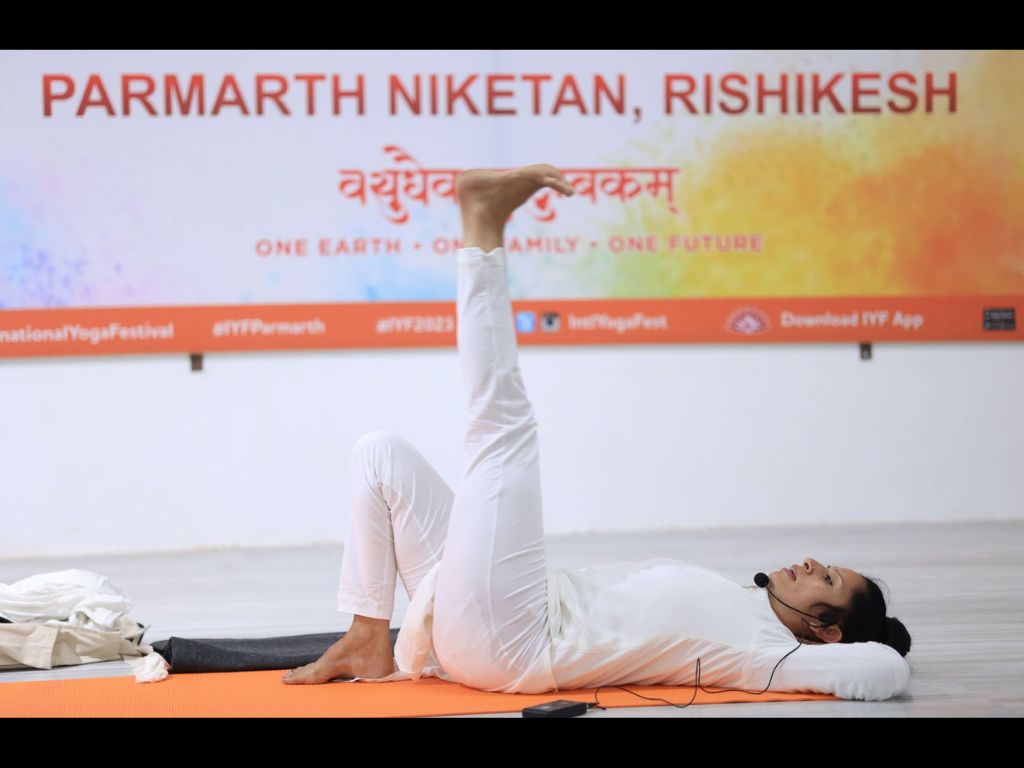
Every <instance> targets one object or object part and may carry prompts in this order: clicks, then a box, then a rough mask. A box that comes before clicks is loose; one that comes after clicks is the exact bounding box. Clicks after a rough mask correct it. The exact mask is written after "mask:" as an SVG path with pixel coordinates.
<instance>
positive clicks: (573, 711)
mask: <svg viewBox="0 0 1024 768" xmlns="http://www.w3.org/2000/svg"><path fill="white" fill-rule="evenodd" d="M586 713H587V702H585V701H567V700H566V699H556V700H555V701H548V702H545V703H544V704H538V705H537V706H535V707H527V708H526V709H524V710H523V717H576V715H585V714H586Z"/></svg>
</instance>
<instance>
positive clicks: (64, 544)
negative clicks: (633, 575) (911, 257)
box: [0, 343, 1024, 557]
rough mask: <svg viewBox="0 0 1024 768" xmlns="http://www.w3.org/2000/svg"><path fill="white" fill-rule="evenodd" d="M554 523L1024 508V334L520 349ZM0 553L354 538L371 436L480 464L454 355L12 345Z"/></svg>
mask: <svg viewBox="0 0 1024 768" xmlns="http://www.w3.org/2000/svg"><path fill="white" fill-rule="evenodd" d="M520 367H521V368H522V371H523V375H524V378H525V380H526V385H527V389H528V391H529V393H530V396H531V398H532V399H533V401H534V404H535V407H536V411H537V416H538V419H539V421H540V426H541V457H542V462H543V465H542V470H541V476H542V482H543V486H544V487H543V492H544V503H545V526H546V532H547V533H548V534H549V535H551V534H563V533H569V532H575V531H591V530H635V529H652V528H663V527H676V526H680V527H707V526H742V525H746V524H758V525H764V524H779V525H798V524H801V523H805V522H809V523H815V524H820V523H822V522H836V523H847V522H860V521H863V522H880V521H906V520H922V521H947V520H982V519H1007V518H1017V519H1019V518H1021V517H1024V472H1022V471H1021V470H1022V469H1024V462H1022V456H1024V428H1022V425H1024V418H1022V417H1024V403H1022V391H1024V389H1022V387H1021V383H1022V379H1024V345H1021V344H1005V343H991V344H978V343H971V344H881V345H878V346H876V347H875V349H874V359H873V360H870V361H862V360H860V359H859V356H858V350H857V346H856V344H853V343H849V344H817V345H811V344H809V345H760V346H756V345H755V346H730V345H692V346H690V345H665V346H661V345H646V346H634V347H629V346H607V347H606V346H591V347H547V348H543V347H521V348H520ZM0 399H2V403H3V409H2V411H0V414H2V415H0V516H2V521H3V534H2V537H0V557H26V556H43V555H58V554H84V553H108V552H126V551H147V550H173V549H181V548H193V547H222V546H281V545H296V544H305V543H312V542H341V541H342V539H343V537H344V534H345V523H346V520H347V509H346V499H347V493H348V478H347V471H346V467H347V463H348V459H349V453H350V450H351V446H352V443H353V441H354V440H355V439H356V438H357V437H358V436H359V435H360V434H362V433H364V432H367V431H371V430H375V429H393V430H396V431H399V432H402V433H403V434H405V435H406V436H407V437H408V438H409V439H410V440H412V441H413V442H414V443H415V444H416V445H417V447H418V448H419V449H420V450H421V451H422V452H423V454H424V455H425V456H427V458H428V459H430V460H431V461H433V462H434V464H435V466H436V467H437V469H438V471H439V472H440V473H441V475H442V476H443V477H444V478H445V479H446V480H448V481H449V483H454V482H455V479H456V478H457V476H458V473H459V458H460V439H461V432H462V429H463V427H464V423H465V421H464V416H463V413H462V389H461V381H460V379H459V375H458V367H457V359H456V356H455V350H454V349H453V348H447V349H431V350H369V351H367V350H358V351H350V350H340V351H330V352H287V353H284V352H282V353H218V354H211V355H208V356H207V357H206V359H205V370H204V371H202V372H200V373H193V372H191V370H190V368H189V363H188V357H187V355H184V354H181V355H171V356H123V357H122V356H110V357H83V358H49V359H35V360H0Z"/></svg>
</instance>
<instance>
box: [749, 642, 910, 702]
mask: <svg viewBox="0 0 1024 768" xmlns="http://www.w3.org/2000/svg"><path fill="white" fill-rule="evenodd" d="M783 656H785V652H784V651H783V652H780V651H779V649H777V648H773V649H772V651H771V652H770V653H769V652H767V651H763V650H759V651H757V652H756V653H755V655H754V659H753V661H752V663H751V665H750V667H749V668H748V673H749V679H748V682H749V684H750V686H751V690H763V689H764V687H765V686H766V685H768V678H769V677H770V676H771V674H772V669H774V668H775V665H776V664H778V665H779V666H778V669H775V676H774V677H772V678H771V680H772V682H771V686H770V687H769V690H772V691H812V692H814V693H831V694H833V695H834V696H838V697H839V698H841V699H860V700H864V701H884V700H885V699H889V698H891V697H893V696H895V695H896V694H897V693H899V692H900V691H902V690H903V689H904V688H906V687H907V685H908V684H909V682H910V664H909V663H908V662H907V660H906V659H905V658H904V657H903V656H900V654H899V651H897V650H896V649H895V648H893V647H892V646H889V645H886V644H885V643H876V642H865V643H826V644H824V645H812V644H806V643H805V644H802V645H801V646H800V647H799V648H797V649H796V650H795V651H793V653H791V654H790V655H789V656H786V659H785V661H783V662H782V663H781V664H779V660H780V659H782V658H783Z"/></svg>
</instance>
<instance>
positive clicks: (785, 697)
mask: <svg viewBox="0 0 1024 768" xmlns="http://www.w3.org/2000/svg"><path fill="white" fill-rule="evenodd" d="M286 671H287V670H283V669H282V670H270V671H259V672H209V673H200V674H188V675H185V674H180V675H171V676H170V677H168V678H167V679H166V680H162V681H160V682H158V683H137V682H136V681H135V678H134V677H133V676H127V677H101V678H91V679H89V678H87V679H77V680H42V681H33V682H19V683H2V684H0V717H427V716H437V715H470V714H486V713H490V712H519V711H521V710H522V709H523V708H524V707H529V706H532V705H534V704H541V703H543V702H545V701H552V700H553V699H568V700H570V701H588V702H592V701H594V693H595V691H596V690H597V689H596V688H580V689H577V690H574V691H554V692H551V693H542V694H516V693H488V692H487V691H480V690H477V689H475V688H469V687H467V686H465V685H459V684H458V683H450V682H447V681H445V680H438V679H436V678H421V679H420V680H399V681H394V682H390V683H363V682H351V681H343V680H338V681H334V682H330V683H325V684H323V685H287V684H285V683H284V682H283V681H282V680H281V676H282V675H283V674H284V673H285V672H286ZM624 687H626V688H628V689H629V690H630V691H635V692H636V693H638V694H640V696H646V697H649V698H658V699H665V700H666V701H670V702H672V703H673V704H686V703H687V702H689V701H690V699H691V698H692V697H693V691H694V689H693V687H691V686H666V685H628V686H624ZM704 687H705V688H707V689H708V690H709V691H716V690H720V689H717V688H715V687H713V686H704ZM817 699H821V700H826V701H831V700H838V699H837V697H835V696H832V695H829V694H818V693H775V692H773V691H768V692H767V693H764V694H762V695H756V694H750V693H737V692H734V691H728V692H723V693H707V692H705V691H703V690H698V691H697V697H696V698H695V699H694V701H693V704H692V706H697V705H702V704H726V703H731V702H743V701H813V700H817ZM598 702H599V703H600V705H601V706H603V707H609V708H610V707H653V706H662V707H667V706H668V704H665V703H663V702H659V701H648V700H645V699H641V698H640V697H639V696H634V695H632V694H630V693H627V692H626V691H622V690H619V689H618V688H602V689H601V690H600V693H599V694H598Z"/></svg>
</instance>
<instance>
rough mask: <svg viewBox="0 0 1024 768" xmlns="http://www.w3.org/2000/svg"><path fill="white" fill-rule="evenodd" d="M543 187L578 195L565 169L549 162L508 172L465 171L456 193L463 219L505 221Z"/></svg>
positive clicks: (457, 180) (480, 169)
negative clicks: (478, 217)
mask: <svg viewBox="0 0 1024 768" xmlns="http://www.w3.org/2000/svg"><path fill="white" fill-rule="evenodd" d="M541 187H551V188H552V189H555V190H557V191H559V192H561V193H563V194H565V195H574V194H576V191H575V190H574V189H573V187H572V184H570V183H569V182H568V181H566V178H565V176H563V175H562V172H561V171H559V170H558V169H557V168H555V166H553V165H547V164H545V163H539V164H537V165H524V166H522V167H521V168H512V169H510V170H507V171H491V170H486V169H482V168H475V169H473V170H469V171H463V172H462V173H460V174H459V175H458V178H457V179H456V181H455V194H456V197H457V198H458V201H459V208H460V209H461V210H462V215H463V218H465V217H467V216H486V217H487V218H489V219H490V220H492V221H494V222H500V223H501V224H504V223H505V221H507V220H508V217H509V216H511V215H512V212H513V211H514V210H515V209H516V208H518V207H519V206H520V205H522V204H523V203H525V202H526V201H527V200H529V199H530V198H531V197H532V196H533V193H534V192H536V191H537V190H538V189H540V188H541Z"/></svg>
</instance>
